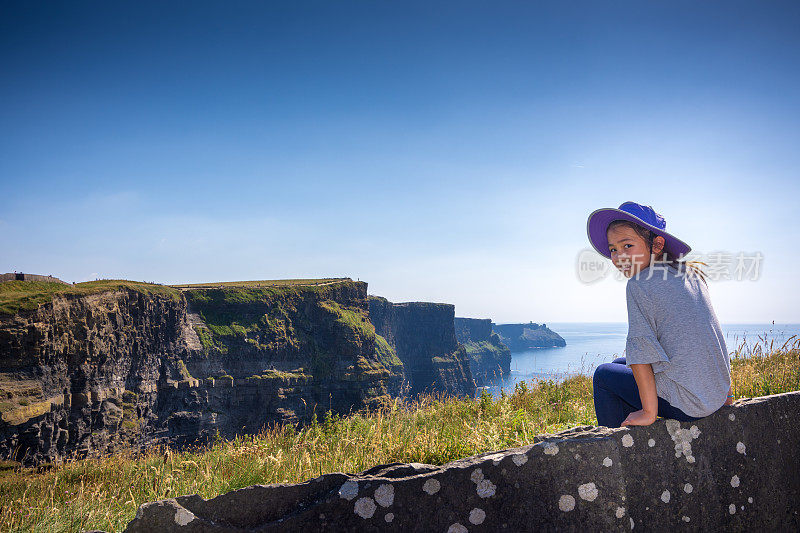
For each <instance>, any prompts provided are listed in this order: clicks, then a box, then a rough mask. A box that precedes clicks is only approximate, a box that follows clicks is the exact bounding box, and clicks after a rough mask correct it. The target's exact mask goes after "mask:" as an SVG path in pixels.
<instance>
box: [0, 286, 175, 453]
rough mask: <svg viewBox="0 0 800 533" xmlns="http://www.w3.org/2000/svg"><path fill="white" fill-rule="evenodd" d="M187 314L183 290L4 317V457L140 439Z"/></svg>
mask: <svg viewBox="0 0 800 533" xmlns="http://www.w3.org/2000/svg"><path fill="white" fill-rule="evenodd" d="M184 319H185V302H184V301H183V300H182V299H181V298H180V297H179V295H178V294H177V293H175V294H171V295H170V294H148V293H146V292H139V291H137V290H133V289H129V288H119V289H111V290H108V291H102V292H99V293H97V294H90V295H55V296H53V297H52V299H51V300H50V301H49V302H48V303H46V304H43V305H41V306H39V307H38V309H36V310H32V311H22V312H20V313H17V314H14V315H0V380H1V381H2V383H0V390H2V391H3V396H4V397H3V399H2V403H1V404H0V411H2V421H0V455H2V457H4V458H13V459H17V460H22V461H23V462H25V463H26V464H35V463H39V462H43V461H49V460H54V459H59V458H63V457H65V456H69V455H73V454H76V455H86V454H88V453H91V452H99V453H104V452H113V451H114V450H115V448H116V447H117V446H118V445H120V444H123V443H129V442H136V441H139V440H141V439H142V437H143V436H144V433H146V431H143V429H145V428H149V429H151V430H152V427H151V426H152V423H153V421H154V418H157V414H156V413H155V412H154V409H155V407H156V404H157V402H156V400H157V395H158V389H159V385H161V384H162V383H163V382H164V380H165V378H166V376H167V375H168V374H169V373H170V370H171V369H173V368H174V367H175V366H176V360H177V359H178V358H179V354H181V353H183V352H184V351H185V345H184V344H183V342H182V341H183V339H182V336H181V332H182V330H183V326H184Z"/></svg>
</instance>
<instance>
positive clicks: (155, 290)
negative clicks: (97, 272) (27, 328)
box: [0, 279, 180, 315]
mask: <svg viewBox="0 0 800 533" xmlns="http://www.w3.org/2000/svg"><path fill="white" fill-rule="evenodd" d="M120 289H129V290H135V291H139V292H141V293H144V294H157V295H162V296H168V297H170V298H172V299H175V300H177V299H179V298H180V292H179V291H178V290H176V289H173V288H171V287H168V286H166V285H157V284H154V283H143V282H138V281H128V280H121V279H104V280H99V281H87V282H84V283H76V284H75V285H65V284H63V283H50V282H47V281H16V280H13V281H4V282H2V283H0V314H7V315H13V314H15V313H17V312H19V311H30V310H33V309H36V308H38V307H39V305H41V304H44V303H47V302H50V301H51V300H52V299H53V296H56V295H63V296H70V295H76V296H85V295H89V294H96V293H100V292H105V291H110V290H120Z"/></svg>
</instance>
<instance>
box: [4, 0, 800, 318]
mask: <svg viewBox="0 0 800 533" xmlns="http://www.w3.org/2000/svg"><path fill="white" fill-rule="evenodd" d="M430 4H431V3H429V2H428V3H419V2H374V1H358V2H346V1H343V2H252V3H250V2H231V3H226V4H222V3H211V2H158V3H148V2H135V3H134V2H130V3H114V5H110V3H101V2H93V3H82V2H52V3H45V2H16V3H10V2H3V3H2V4H0V5H1V6H2V7H0V10H2V17H0V61H2V65H3V67H2V70H3V76H2V78H0V180H1V181H0V185H1V186H2V191H3V193H2V195H0V250H1V251H0V271H13V270H19V271H26V272H36V273H45V274H50V273H52V274H53V275H56V276H59V277H61V278H62V279H66V280H69V281H81V280H87V279H94V278H96V277H103V278H126V279H135V280H145V281H156V282H160V283H177V282H201V281H217V280H240V279H272V278H285V277H291V278H295V277H327V276H349V277H352V278H353V279H357V278H359V279H361V280H366V281H368V282H369V284H370V293H373V294H379V295H383V296H386V297H388V298H389V299H390V300H393V301H412V300H422V301H440V302H450V303H454V304H456V313H457V315H459V316H473V317H491V318H493V319H495V320H496V321H500V322H511V321H528V320H533V321H536V322H564V321H625V320H626V318H627V315H626V309H625V298H624V283H623V282H621V281H619V280H615V279H612V278H610V277H609V278H606V279H603V280H601V281H599V282H596V283H593V284H585V283H582V282H580V280H579V279H578V276H577V270H576V261H577V257H578V254H579V253H580V252H581V250H583V249H585V248H588V246H589V243H588V241H587V238H586V217H587V216H588V214H589V213H590V212H591V211H593V210H594V209H596V208H598V207H616V206H618V205H619V204H621V203H622V202H624V201H628V200H631V201H635V202H639V203H643V204H646V205H652V206H653V207H654V208H655V209H656V210H657V211H659V212H660V213H662V214H663V215H664V217H665V218H666V220H667V230H668V231H670V232H672V233H674V234H675V235H677V236H678V237H680V238H681V239H682V240H684V241H686V242H688V243H689V244H690V245H691V246H692V247H693V249H694V251H696V252H699V253H710V252H713V251H726V252H728V253H733V254H737V253H739V252H745V253H747V254H750V253H753V252H757V251H758V252H761V254H762V255H763V261H762V262H761V270H760V276H759V278H758V279H757V280H743V281H735V280H728V281H716V282H712V283H711V288H710V290H711V294H712V301H713V303H714V306H715V309H716V311H717V315H718V317H719V318H720V320H721V321H722V322H728V323H731V322H770V321H772V320H775V322H776V323H779V322H800V312H798V306H797V305H796V302H797V300H798V296H799V295H800V282H798V281H797V277H796V276H795V275H793V272H794V269H793V266H794V261H795V257H796V254H795V252H794V247H793V246H792V244H793V243H794V242H797V241H798V237H800V235H799V234H800V224H798V222H797V219H796V218H795V213H796V212H797V204H798V202H797V198H798V192H800V191H799V190H798V189H800V185H798V183H800V182H799V181H798V180H797V179H796V178H797V175H798V170H797V169H798V168H800V161H799V159H800V156H799V155H798V151H797V148H796V147H797V146H798V145H800V97H799V96H798V95H800V72H799V71H798V69H797V65H798V64H800V32H797V30H796V29H797V28H798V27H800V6H798V5H797V4H796V3H791V2H730V1H726V2H609V3H601V2H570V3H565V2H552V3H531V2H492V3H489V2H463V1H460V2H441V3H436V4H434V5H433V6H431V5H430Z"/></svg>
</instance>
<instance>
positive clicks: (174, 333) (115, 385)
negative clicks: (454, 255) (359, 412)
mask: <svg viewBox="0 0 800 533" xmlns="http://www.w3.org/2000/svg"><path fill="white" fill-rule="evenodd" d="M15 283H23V282H15ZM25 283H30V282H25ZM153 287H157V286H147V285H143V284H132V283H126V284H122V285H120V286H118V287H110V288H105V287H100V288H98V289H97V292H93V293H92V292H91V291H88V292H90V293H88V294H87V293H86V292H87V291H86V290H84V289H83V288H81V289H78V288H76V289H69V290H70V291H78V293H75V294H72V293H69V294H59V293H55V294H52V295H51V294H47V295H46V298H44V299H43V303H39V304H37V305H36V307H35V308H33V309H26V306H25V305H21V306H19V310H18V311H17V312H16V313H14V314H8V313H6V314H0V390H2V394H3V397H2V398H0V413H1V414H2V420H1V421H0V456H2V457H3V458H11V459H15V460H20V461H23V462H24V463H26V464H37V463H41V462H44V461H52V460H59V459H62V458H65V457H68V456H71V455H77V456H84V455H88V454H94V453H110V452H113V451H114V450H115V449H117V448H118V447H120V446H127V445H131V444H133V445H144V444H147V443H153V442H174V443H175V442H176V443H182V442H194V441H196V440H197V439H202V438H204V437H205V436H209V435H212V434H216V433H217V432H219V433H220V434H221V435H223V436H230V435H233V434H235V433H242V432H252V431H258V430H260V429H261V427H263V425H265V424H268V423H272V422H278V421H302V420H307V419H308V418H310V417H311V415H312V413H314V412H315V411H316V412H317V413H321V412H324V411H326V410H328V409H332V410H334V411H338V412H347V411H349V410H350V409H358V408H361V407H364V406H372V405H376V404H379V403H381V402H382V401H384V400H386V399H388V398H389V397H390V395H393V394H398V393H399V392H400V385H401V382H402V376H403V372H402V363H401V362H400V360H399V359H398V358H397V356H396V355H395V353H394V350H393V349H392V348H391V346H389V344H388V343H387V342H386V341H385V340H383V339H382V338H380V337H379V336H377V335H375V330H374V328H373V327H372V325H371V324H370V322H369V318H368V309H369V307H368V303H367V285H366V283H363V282H352V281H342V282H336V283H331V284H327V285H322V286H282V287H252V288H250V287H235V288H228V287H218V288H208V289H186V290H184V291H183V292H180V291H177V290H174V289H169V288H165V287H157V289H153V290H151V288H153ZM40 296H41V295H36V298H39V297H40Z"/></svg>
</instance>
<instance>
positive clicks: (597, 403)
mask: <svg viewBox="0 0 800 533" xmlns="http://www.w3.org/2000/svg"><path fill="white" fill-rule="evenodd" d="M592 383H593V385H594V412H595V414H596V415H597V424H598V425H600V426H606V427H610V428H618V427H620V425H621V424H622V422H623V421H624V420H625V419H626V418H628V415H629V414H631V413H632V412H634V411H638V410H640V409H641V408H642V400H641V398H639V387H637V386H636V380H635V379H634V378H633V370H631V369H630V367H628V366H626V364H625V358H624V357H618V358H616V359H614V361H613V362H612V363H603V364H602V365H600V366H598V367H597V369H596V370H595V371H594V377H593V378H592ZM658 416H660V417H663V418H674V419H675V420H680V421H681V422H691V421H693V420H700V419H699V418H696V417H693V416H689V415H687V414H686V413H684V412H683V411H681V410H680V409H678V408H677V407H673V406H672V405H670V404H669V402H668V401H667V400H665V399H664V398H662V397H660V396H659V397H658Z"/></svg>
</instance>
